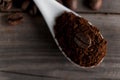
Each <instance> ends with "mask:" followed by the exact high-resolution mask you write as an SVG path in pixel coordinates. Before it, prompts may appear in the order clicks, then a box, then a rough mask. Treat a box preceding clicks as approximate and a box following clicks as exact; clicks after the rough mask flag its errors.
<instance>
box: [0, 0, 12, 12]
mask: <svg viewBox="0 0 120 80" xmlns="http://www.w3.org/2000/svg"><path fill="white" fill-rule="evenodd" d="M11 7H12V0H0V10H1V11H6V10H9V9H10V8H11Z"/></svg>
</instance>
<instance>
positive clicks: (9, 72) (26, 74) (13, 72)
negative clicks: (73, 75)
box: [0, 70, 62, 79]
mask: <svg viewBox="0 0 120 80" xmlns="http://www.w3.org/2000/svg"><path fill="white" fill-rule="evenodd" d="M0 72H3V73H8V74H17V75H24V76H32V77H45V78H53V79H62V78H60V77H55V76H48V75H37V74H29V73H21V72H15V71H4V70H0Z"/></svg>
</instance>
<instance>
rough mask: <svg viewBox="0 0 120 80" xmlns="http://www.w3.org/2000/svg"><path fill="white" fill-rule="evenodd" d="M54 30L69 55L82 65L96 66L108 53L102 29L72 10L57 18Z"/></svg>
mask: <svg viewBox="0 0 120 80" xmlns="http://www.w3.org/2000/svg"><path fill="white" fill-rule="evenodd" d="M54 32H55V37H56V39H57V40H58V43H59V45H60V46H61V48H62V50H63V51H64V52H65V54H66V55H67V57H69V58H70V59H71V60H72V61H73V62H75V63H76V64H78V65H80V66H84V67H91V66H95V65H97V64H98V63H99V62H100V61H101V60H102V59H103V57H104V56H105V54H106V44H107V42H106V40H104V39H103V38H102V36H101V34H100V31H99V30H98V29H97V28H96V27H94V26H92V25H90V24H89V23H88V21H87V20H85V19H84V18H80V17H78V16H75V15H74V14H73V13H71V12H64V13H63V14H62V15H60V16H59V17H57V18H56V24H55V26H54Z"/></svg>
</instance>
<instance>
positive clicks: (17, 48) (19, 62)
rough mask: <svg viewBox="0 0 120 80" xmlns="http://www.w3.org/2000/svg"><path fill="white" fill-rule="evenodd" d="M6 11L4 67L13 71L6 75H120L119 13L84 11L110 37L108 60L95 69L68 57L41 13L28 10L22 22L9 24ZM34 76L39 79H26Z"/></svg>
mask: <svg viewBox="0 0 120 80" xmlns="http://www.w3.org/2000/svg"><path fill="white" fill-rule="evenodd" d="M5 15H6V14H4V13H0V18H1V20H0V36H1V37H0V64H1V65H0V71H2V72H4V73H5V74H9V75H10V76H8V75H6V77H7V76H8V77H10V79H11V80H14V79H13V78H15V77H16V76H14V75H13V74H12V73H14V74H15V75H16V73H18V74H19V73H24V75H38V76H40V75H44V76H50V77H53V78H55V79H51V80H56V78H58V80H59V79H62V80H80V79H82V80H88V79H89V80H100V79H101V80H103V79H108V80H112V79H116V80H117V79H118V80H119V79H120V76H119V74H120V63H119V62H120V59H119V57H120V54H119V53H120V50H119V48H120V36H119V35H120V26H119V21H120V16H119V15H104V14H81V16H83V17H85V18H86V19H88V20H89V21H91V22H92V23H93V24H94V25H96V26H97V27H98V28H99V29H100V30H101V32H102V34H103V36H104V37H105V38H106V39H107V41H108V51H107V56H106V57H105V60H104V62H103V63H102V64H101V65H100V66H99V67H96V68H94V69H82V68H77V67H76V66H74V65H73V64H71V63H70V62H69V61H68V60H66V59H65V57H64V56H63V55H62V54H61V52H60V51H59V49H58V48H57V46H56V44H55V42H54V40H53V39H52V36H51V34H50V32H49V30H48V28H47V25H46V24H45V22H44V20H43V18H42V17H41V16H39V17H30V16H28V15H26V14H24V15H25V19H24V22H23V23H22V24H20V25H17V26H9V25H8V24H6V22H5V18H4V16H5ZM86 76H87V77H86ZM20 77H21V76H18V77H17V79H18V80H19V78H20ZM23 77H25V76H23ZM30 78H31V80H32V79H34V80H37V77H36V76H35V77H25V79H24V80H28V79H29V80H30ZM45 78H46V77H44V78H38V79H40V80H42V79H45ZM17 79H16V80H17ZM20 79H23V78H22V77H21V78H20ZM3 80H4V79H3ZM45 80H47V79H45ZM48 80H50V79H48Z"/></svg>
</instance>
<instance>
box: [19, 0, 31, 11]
mask: <svg viewBox="0 0 120 80" xmlns="http://www.w3.org/2000/svg"><path fill="white" fill-rule="evenodd" d="M29 5H30V0H25V1H24V2H23V3H22V6H21V8H22V9H23V10H27V8H28V7H29Z"/></svg>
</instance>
